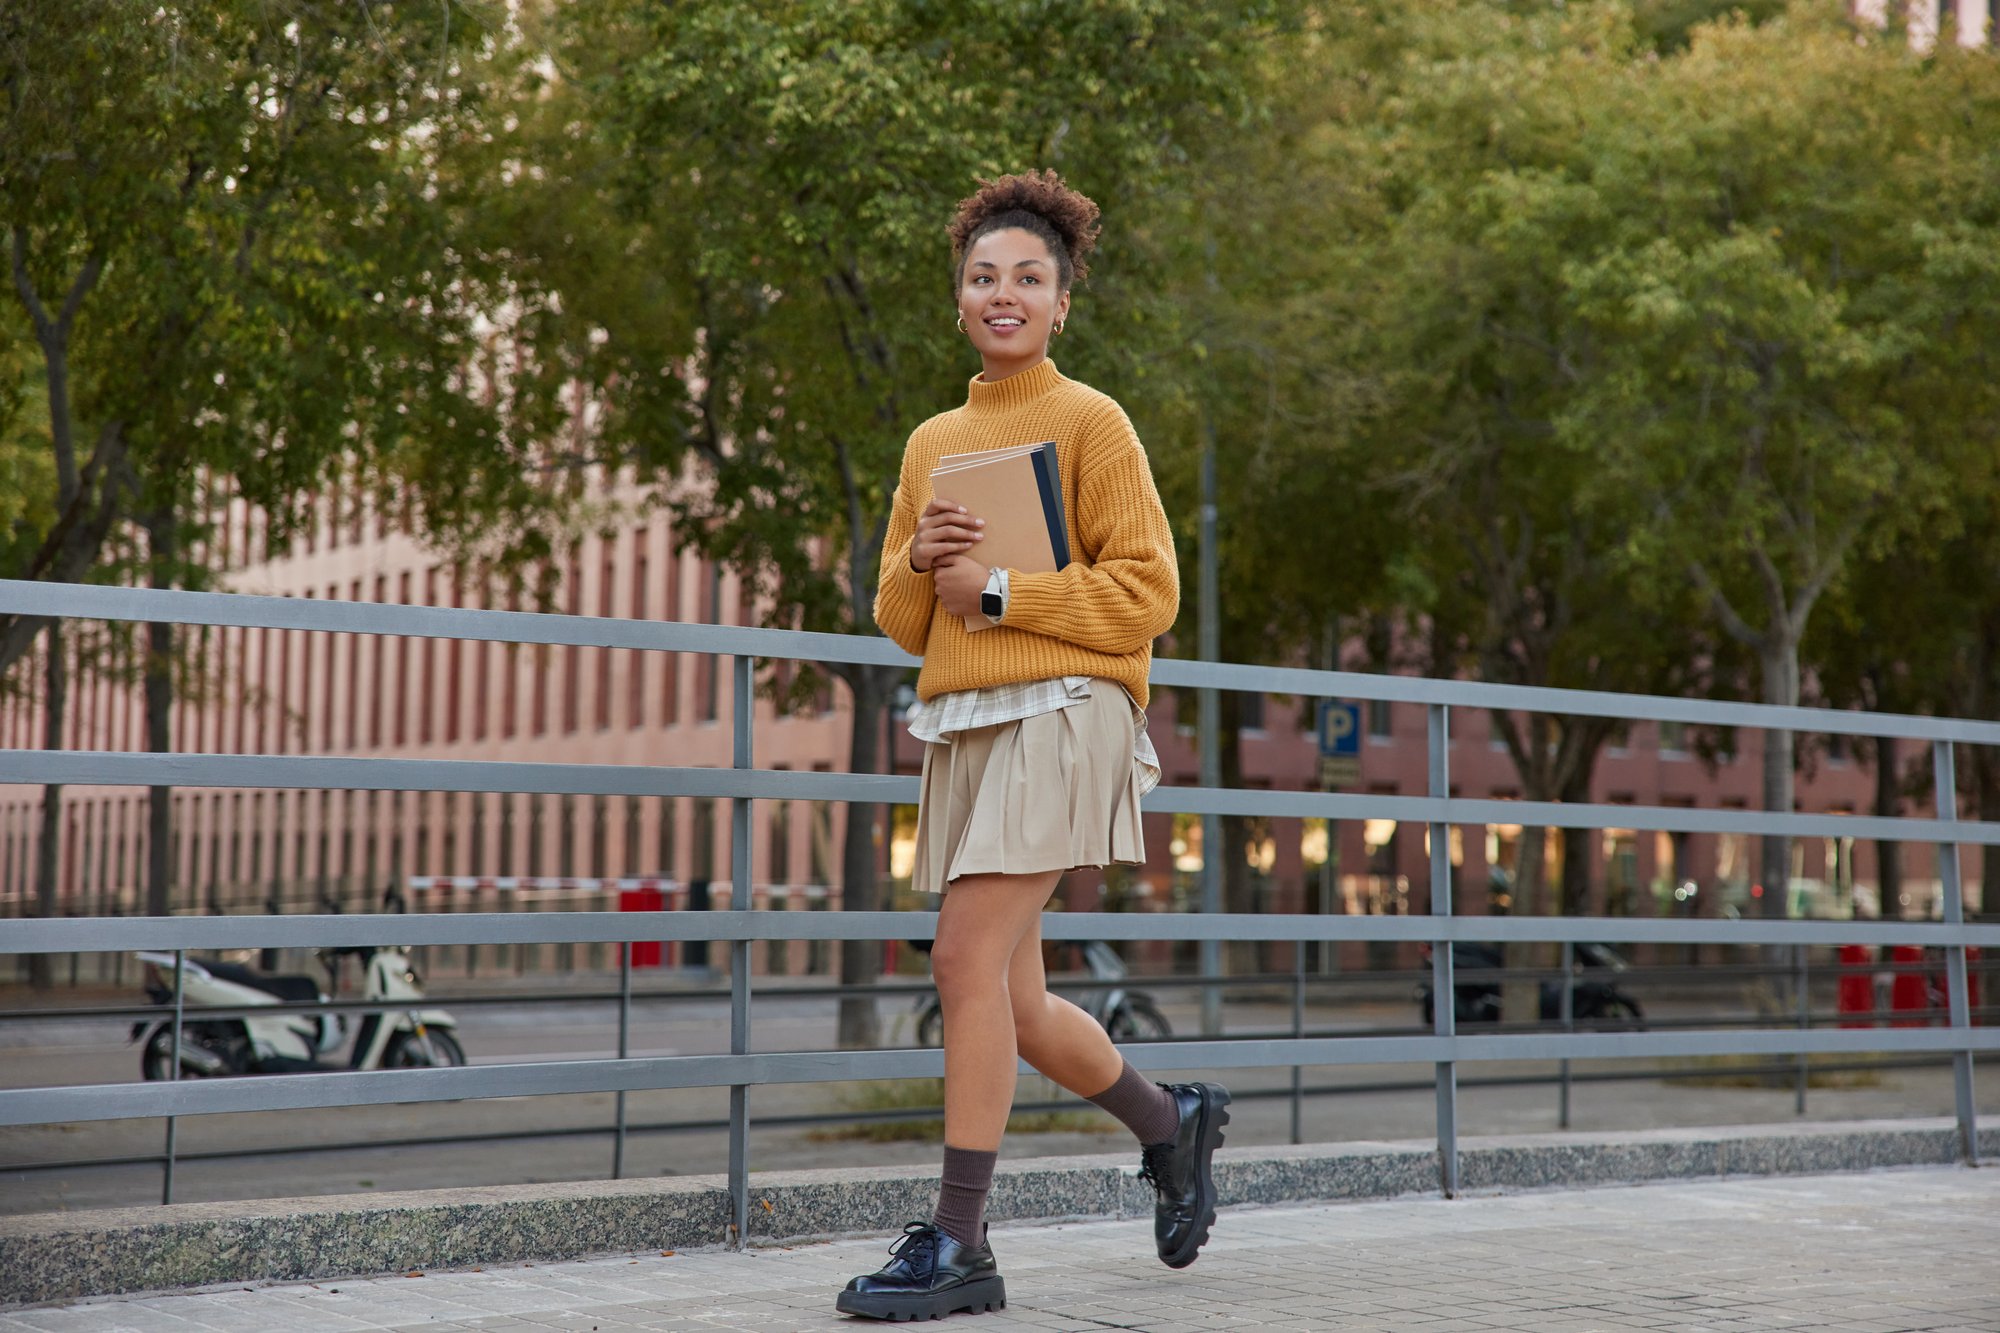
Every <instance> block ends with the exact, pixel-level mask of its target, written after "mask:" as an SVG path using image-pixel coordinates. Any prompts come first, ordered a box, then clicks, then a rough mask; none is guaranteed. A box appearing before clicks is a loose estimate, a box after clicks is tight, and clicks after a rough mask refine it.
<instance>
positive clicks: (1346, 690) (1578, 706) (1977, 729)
mask: <svg viewBox="0 0 2000 1333" xmlns="http://www.w3.org/2000/svg"><path fill="white" fill-rule="evenodd" d="M1152 683H1153V684H1154V685H1158V686H1167V687H1172V688H1180V689H1199V688H1203V687H1212V688H1215V689H1224V690H1243V691H1255V692H1257V693H1260V694H1292V695H1303V696H1305V697H1307V698H1320V699H1380V700H1385V701H1387V702H1390V703H1412V704H1446V705H1449V706H1450V707H1453V708H1484V709H1489V710H1492V711H1495V712H1520V713H1564V714H1569V715H1571V716H1577V717H1612V718H1626V719H1632V720H1636V721H1646V722H1685V723H1691V724H1693V725H1696V726H1712V727H1743V728H1748V729H1752V730H1762V729H1768V728H1776V729H1780V730H1787V731H1804V732H1812V733H1817V734H1821V735H1835V734H1837V735H1842V736H1897V737H1910V738H1913V739H1919V740H1940V741H1961V742H1964V743H1965V744H1968V745H2000V723H1995V722H1975V721H1971V720H1969V719H1963V718H1940V717H1924V716H1920V715H1917V714H1914V713H1861V712H1850V711H1848V710H1846V709H1836V708H1806V707H1790V706H1785V705H1780V704H1746V703H1733V702H1729V701H1727V700H1721V699H1678V698H1673V697H1670V696H1667V695H1658V694H1614V693H1611V692H1608V691H1603V690H1561V689H1550V688H1547V687H1544V686H1533V685H1495V684H1488V683H1486V682H1484V681H1470V680H1437V679H1433V678H1431V677H1429V676H1387V675H1377V674H1374V673H1371V672H1359V671H1321V670H1315V669H1312V668H1308V667H1271V666H1251V665H1248V664H1245V663H1237V662H1201V661H1196V660H1193V659H1190V658H1182V657H1171V658H1165V657H1163V658H1155V659H1154V660H1153V671H1152Z"/></svg>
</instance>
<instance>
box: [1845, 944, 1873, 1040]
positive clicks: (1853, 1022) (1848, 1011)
mask: <svg viewBox="0 0 2000 1333" xmlns="http://www.w3.org/2000/svg"><path fill="white" fill-rule="evenodd" d="M1874 967H1875V950H1874V949H1872V948H1870V947H1869V946H1868V945H1866V944H1843V945H1841V946H1840V968H1841V972H1840V987H1839V991H1838V997H1839V1000H1838V1004H1839V1013H1840V1014H1841V1019H1840V1025H1841V1026H1842V1027H1844V1028H1866V1027H1873V1026H1875V973H1874V970H1873V969H1874Z"/></svg>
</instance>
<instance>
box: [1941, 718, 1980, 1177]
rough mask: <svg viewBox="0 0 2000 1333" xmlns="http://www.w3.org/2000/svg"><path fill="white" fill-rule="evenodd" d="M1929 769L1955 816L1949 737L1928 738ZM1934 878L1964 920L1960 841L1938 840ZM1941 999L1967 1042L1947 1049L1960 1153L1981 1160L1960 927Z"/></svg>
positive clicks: (1956, 920)
mask: <svg viewBox="0 0 2000 1333" xmlns="http://www.w3.org/2000/svg"><path fill="white" fill-rule="evenodd" d="M1931 773H1932V779H1933V781H1934V782H1935V783H1936V785H1937V817H1938V819H1939V820H1941V821H1945V822H1952V823H1955V822H1957V820H1958V756H1957V754H1956V753H1955V752H1954V751H1953V749H1952V743H1951V742H1950V741H1932V742H1931ZM1938 881H1939V886H1940V887H1941V888H1942V889H1943V892H1944V921H1945V924H1946V925H1947V926H1963V925H1964V924H1965V885H1964V884H1963V883H1962V882H1961V880H1960V878H1959V866H1958V844H1957V843H1955V842H1941V843H1939V844H1938ZM1944 969H1945V971H1944V978H1945V980H1944V986H1945V1000H1946V1003H1947V1004H1948V1005H1949V1006H1950V1008H1951V1025H1952V1027H1953V1028H1954V1029H1956V1030H1957V1032H1958V1035H1959V1036H1960V1037H1962V1038H1964V1039H1965V1041H1966V1043H1967V1044H1966V1045H1965V1046H1963V1047H1961V1048H1960V1049H1958V1050H1955V1051H1953V1052H1952V1053H1951V1080H1952V1091H1953V1094H1954V1096H1955V1098H1956V1100H1957V1103H1958V1137H1959V1152H1960V1154H1961V1155H1962V1156H1963V1157H1964V1158H1965V1161H1966V1162H1967V1164H1968V1165H1969V1164H1972V1163H1975V1162H1977V1161H1978V1160H1979V1120H1978V1116H1977V1114H1976V1112H1975V1111H1974V1109H1973V1102H1972V1047H1971V1044H1970V1043H1971V1040H1972V1002H1971V999H1970V998H1969V996H1968V994H1967V989H1966V980H1965V934H1964V932H1963V931H1962V930H1961V931H1959V932H1958V933H1957V937H1956V938H1955V939H1953V940H1952V942H1951V943H1949V944H1947V945H1945V950H1944Z"/></svg>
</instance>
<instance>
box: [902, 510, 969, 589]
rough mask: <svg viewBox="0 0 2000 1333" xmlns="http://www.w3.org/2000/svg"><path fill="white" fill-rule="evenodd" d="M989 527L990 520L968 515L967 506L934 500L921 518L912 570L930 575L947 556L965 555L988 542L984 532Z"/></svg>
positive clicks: (912, 551)
mask: <svg viewBox="0 0 2000 1333" xmlns="http://www.w3.org/2000/svg"><path fill="white" fill-rule="evenodd" d="M985 526H986V520H985V519H983V518H974V517H972V515H970V514H968V513H966V512H965V506H964V505H961V504H954V503H952V502H951V501H950V500H937V499H933V500H932V501H931V502H930V503H929V504H927V505H925V506H924V512H923V513H921V514H919V515H918V516H917V531H916V535H915V536H913V537H911V538H910V568H911V569H914V570H916V571H917V573H919V574H928V573H930V572H931V571H932V569H933V567H934V566H936V565H937V564H938V562H939V561H941V560H943V559H945V558H946V557H947V556H954V555H962V554H964V553H965V552H966V551H969V550H971V549H972V548H973V546H974V545H976V544H977V543H978V542H980V541H981V540H983V539H984V537H985V535H986V534H985V533H983V532H981V531H980V529H981V528H983V527H985ZM981 577H982V578H983V577H984V575H982V576H981Z"/></svg>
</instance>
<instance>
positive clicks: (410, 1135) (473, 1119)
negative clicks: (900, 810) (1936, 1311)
mask: <svg viewBox="0 0 2000 1333" xmlns="http://www.w3.org/2000/svg"><path fill="white" fill-rule="evenodd" d="M544 984H547V983H546V982H545V983H544ZM121 998H122V997H120V996H117V995H113V994H105V995H101V996H93V997H88V999H87V1000H86V1002H95V1003H118V1002H120V1000H121ZM442 1003H444V1004H446V1005H447V1006H448V1005H449V1004H450V1000H449V999H446V1000H444V1001H442ZM1165 1007H1166V1009H1167V1013H1168V1016H1169V1018H1170V1019H1171V1020H1172V1021H1173V1023H1174V1026H1175V1029H1176V1031H1179V1032H1184V1033H1187V1032H1193V1031H1195V1030H1196V1028H1197V1026H1198V1022H1197V1016H1196V1013H1195V1011H1194V1009H1193V1007H1192V1006H1191V1005H1185V1004H1175V1003H1171V1002H1170V1003H1168V1004H1167V1005H1166V1006H1165ZM1648 1009H1649V1013H1650V1014H1653V1015H1655V1016H1658V1017H1662V1018H1664V1017H1668V1016H1671V1015H1673V1014H1676V1013H1678V1014H1679V1015H1680V1016H1693V1015H1694V1014H1697V1013H1702V1012H1715V1010H1716V1006H1715V1005H1713V1004H1709V1005H1703V1004H1700V1003H1696V1002H1684V1003H1682V1004H1680V1005H1678V1006H1676V1005H1673V1004H1671V1003H1663V1002H1661V1001H1658V1000H1654V1001H1652V1002H1650V1003H1649V1006H1648ZM455 1013H456V1016H457V1018H458V1020H459V1036H460V1038H461V1041H462V1043H463V1045H464V1046H465V1048H466V1050H467V1052H468V1054H469V1056H470V1058H471V1060H472V1061H473V1062H474V1063H479V1064H488V1063H507V1062H516V1061H520V1062H532V1061H543V1060H574V1059H589V1058H608V1057H610V1056H612V1055H614V1054H615V1053H616V1040H617V1027H616V1016H615V1010H614V1009H613V1007H612V1006H610V1005H605V1004H592V1005H584V1004H567V1003H563V1004H541V1005H528V1004H516V1003H503V1004H494V1005H477V1006H474V1005H467V1006H462V1007H460V1008H459V1009H457V1010H455ZM832 1013H833V1001H831V1000H823V999H810V998H804V999H802V998H796V997H786V996H783V995H760V996H759V997H758V1000H757V1002H756V1009H755V1024H754V1031H755V1033H756V1049H759V1050H808V1049H818V1048H824V1047H827V1046H829V1045H830V1044H831V1043H832V1039H833V1018H832ZM882 1013H883V1017H884V1023H885V1039H886V1040H887V1041H888V1042H890V1043H891V1044H897V1045H902V1044H907V1043H908V1042H909V1041H910V1040H911V1018H912V1015H913V1008H912V1005H911V1003H910V1002H909V1001H907V1000H903V1001H896V1002H885V1003H884V1004H883V1007H882ZM1415 1018H1416V1014H1415V1011H1414V1007H1413V1006H1411V1005H1409V1004H1407V1003H1388V1002H1375V1003H1350V1004H1346V1005H1343V1006H1341V1007H1340V1008H1338V1009H1334V1008H1331V1007H1327V1008H1318V1009H1315V1010H1314V1011H1313V1013H1312V1014H1311V1016H1310V1017H1309V1020H1308V1022H1309V1026H1310V1027H1311V1028H1312V1029H1314V1030H1319V1031H1324V1030H1328V1029H1339V1030H1352V1031H1365V1030H1369V1029H1379V1028H1382V1027H1388V1026H1405V1027H1407V1026H1408V1025H1410V1024H1411V1023H1413V1022H1414V1021H1415ZM1227 1020H1228V1023H1227V1025H1228V1027H1229V1029H1230V1030H1231V1031H1233V1032H1242V1031H1247V1030H1260V1031H1266V1032H1268V1031H1272V1030H1274V1029H1277V1028H1281V1027H1283V1026H1285V1025H1286V1024H1288V1023H1289V1010H1288V1009H1287V1008H1285V1007H1283V1006H1276V1005H1250V1004H1232V1005H1231V1006H1230V1007H1229V1010H1228V1013H1227ZM128 1027H129V1020H90V1021H86V1020H76V1019H60V1020H32V1021H24V1020H17V1021H15V1022H13V1023H11V1024H5V1025H0V1086H6V1087H29V1086H50V1085H62V1084H98V1083H117V1082H127V1081H131V1080H134V1079H136V1078H137V1077H138V1075H139V1056H138V1048H137V1047H136V1046H135V1045H132V1044H128V1042H127V1041H126V1030H127V1028H128ZM727 1042H728V1010H727V1007H726V1005H725V1004H723V1003H721V1002H718V1001H714V1000H678V1001H672V1002H669V1001H663V1000H647V1001H642V1002H639V1003H638V1004H636V1005H635V1011H634V1018H633V1026H632V1053H633V1054H635V1055H649V1056H650V1055H680V1054H709V1053H716V1052H720V1051H723V1050H726V1049H727ZM1616 1068H1617V1065H1616V1064H1615V1063H1605V1064H1601V1065H1588V1066H1587V1065H1585V1064H1583V1063H1579V1064H1578V1066H1577V1072H1578V1074H1579V1075H1588V1074H1590V1073H1593V1072H1600V1071H1607V1070H1613V1069H1616ZM1535 1072H1542V1073H1553V1072H1554V1067H1553V1066H1549V1067H1547V1068H1546V1069H1540V1070H1537V1069H1534V1068H1531V1067H1524V1066H1520V1065H1513V1066H1507V1067H1500V1066H1492V1067H1484V1068H1482V1067H1479V1066H1462V1067H1461V1069H1460V1078H1461V1083H1462V1091H1461V1095H1460V1127H1461V1132H1462V1133H1465V1134H1486V1133H1525V1132H1535V1131H1542V1130H1553V1129H1556V1128H1558V1127H1559V1122H1558V1116H1557V1107H1558V1092H1557V1089H1556V1088H1555V1087H1554V1086H1549V1085H1543V1086H1479V1082H1480V1080H1481V1079H1484V1078H1502V1077H1518V1076H1520V1075H1523V1074H1527V1073H1535ZM1431 1074H1432V1071H1431V1068H1430V1066H1428V1065H1424V1066H1387V1067H1385V1066H1371V1067H1364V1068H1309V1069H1307V1070H1306V1071H1305V1073H1304V1081H1305V1083H1306V1084H1307V1085H1308V1086H1314V1087H1330V1088H1336V1089H1339V1090H1340V1091H1338V1092H1336V1093H1328V1094H1324V1095H1316V1096H1309V1097H1307V1098H1306V1099H1305V1102H1304V1106H1303V1114H1302V1123H1301V1137H1302V1139H1303V1140H1304V1141H1307V1142H1327V1141H1339V1140H1345V1139H1409V1138H1420V1137H1423V1136H1426V1135H1428V1134H1430V1133H1432V1132H1433V1131H1432V1123H1433V1121H1432V1117H1433V1114H1434V1103H1433V1096H1432V1093H1431V1091H1430V1088H1429V1086H1428V1084H1427V1083H1426V1080H1428V1079H1429V1078H1430V1077H1431ZM1842 1081H1843V1082H1849V1083H1853V1084H1855V1086H1842V1087H1818V1086H1816V1087H1814V1088H1813V1089H1812V1090H1811V1092H1810V1094H1809V1100H1808V1112H1807V1115H1808V1118H1810V1119H1814V1120H1842V1119H1876V1118H1896V1117H1906V1116H1935V1115H1945V1114H1949V1113H1950V1112H1951V1110H1952V1095H1951V1080H1950V1072H1949V1070H1948V1069H1946V1068H1932V1069H1919V1070H1894V1071H1885V1072H1881V1073H1873V1074H1869V1075H1866V1076H1862V1077H1859V1078H1855V1077H1853V1076H1848V1077H1847V1078H1845V1079H1843V1080H1842ZM1229 1082H1230V1084H1231V1087H1232V1089H1233V1090H1234V1091H1235V1092H1236V1093H1237V1094H1238V1104H1237V1106H1236V1107H1235V1108H1234V1110H1235V1119H1234V1122H1233V1123H1232V1125H1231V1127H1230V1131H1229V1132H1230V1141H1231V1142H1233V1143H1284V1142H1287V1141H1289V1140H1290V1138H1291V1130H1292V1127H1291V1104H1290V1099H1289V1097H1288V1096H1285V1095H1282V1094H1283V1093H1285V1092H1287V1091H1288V1090H1289V1088H1290V1086H1291V1071H1290V1070H1289V1069H1271V1070H1257V1071H1241V1072H1238V1073H1237V1074H1235V1075H1233V1076H1232V1077H1231V1078H1230V1080H1229ZM1398 1082H1402V1083H1409V1084H1413V1085H1417V1086H1413V1087H1410V1088H1408V1089H1402V1090H1397V1089H1389V1088H1384V1087H1382V1086H1381V1085H1384V1084H1392V1083H1398ZM1981 1091H1982V1094H1983V1095H1982V1097H1981V1102H1982V1106H1981V1111H1982V1114H1987V1115H1993V1114H2000V1079H1995V1078H1994V1077H1992V1076H1991V1075H1989V1076H1988V1077H1987V1078H1986V1079H1985V1080H1984V1086H1983V1088H1982V1090H1981ZM883 1092H884V1085H858V1084H855V1085H849V1084H830V1085H812V1086H801V1087H771V1088H760V1089H756V1090H754V1091H753V1092H752V1094H751V1112H752V1115H753V1117H757V1116H785V1115H809V1114H818V1113H825V1112H829V1111H838V1110H842V1109H861V1108H864V1107H869V1106H873V1105H879V1104H880V1100H879V1099H880V1098H881V1096H882V1095H883ZM1259 1092H1266V1093H1274V1094H1281V1095H1276V1096H1270V1097H1258V1096H1256V1095H1254V1094H1256V1093H1259ZM1018 1096H1019V1099H1020V1100H1021V1101H1039V1100H1044V1099H1056V1098H1058V1097H1061V1096H1062V1094H1061V1093H1060V1092H1059V1090H1057V1089H1055V1088H1053V1087H1052V1086H1051V1085H1049V1084H1047V1083H1046V1082H1044V1081H1043V1080H1041V1079H1038V1078H1025V1079H1023V1081H1022V1084H1021V1087H1020V1092H1019V1094H1018ZM727 1107H728V1103H727V1091H726V1090H724V1089H695V1090H687V1091H672V1092H652V1093H634V1094H631V1095H630V1096H629V1097H628V1104H627V1115H628V1123H629V1124H630V1125H631V1126H633V1127H634V1132H633V1133H632V1134H631V1136H630V1138H629V1140H628V1144H627V1149H626V1158H625V1174H626V1175H628V1176H654V1175H685V1174H703V1173H709V1172H716V1171H720V1170H722V1169H723V1167H724V1164H725V1162H726V1154H727V1135H726V1132H725V1131H724V1130H723V1129H722V1128H721V1127H720V1125H719V1123H717V1122H720V1121H721V1120H722V1119H723V1118H724V1117H725V1116H726V1115H727ZM1571 1110H1572V1116H1571V1124H1570V1127H1571V1128H1573V1129H1577V1130H1617V1129H1645V1128H1663V1127H1669V1126H1681V1125H1718V1124H1741V1123H1761V1122H1774V1121H1786V1120H1791V1119H1794V1118H1795V1116H1796V1112H1795V1110H1794V1093H1793V1090H1792V1088H1791V1086H1790V1084H1789V1083H1785V1084H1783V1085H1781V1086H1766V1087H1720V1086H1709V1085H1690V1084H1689V1083H1687V1082H1684V1081H1679V1080H1674V1081H1663V1080H1658V1079H1650V1078H1649V1079H1643V1080H1631V1081H1619V1082H1579V1083H1578V1084H1577V1085H1576V1086H1575V1088H1574V1089H1573V1093H1572V1102H1571ZM1078 1111H1079V1114H1078V1115H1074V1116H1071V1117H1068V1118H1067V1120H1066V1122H1065V1124H1064V1125H1063V1126H1062V1128H1060V1129H1059V1130H1058V1131H1057V1132H1046V1133H1032V1134H1013V1135H1010V1136H1009V1138H1008V1140H1007V1143H1006V1145H1005V1149H1004V1151H1005V1152H1006V1154H1007V1155H1009V1156H1042V1155H1050V1154H1059V1153H1071V1152H1102V1151H1105V1150H1106V1149H1107V1148H1109V1147H1113V1146H1115V1145H1117V1144H1119V1143H1121V1142H1122V1141H1123V1139H1122V1131H1119V1130H1118V1128H1117V1126H1116V1125H1115V1124H1114V1123H1113V1122H1111V1121H1110V1120H1109V1119H1108V1118H1105V1117H1096V1116H1095V1115H1094V1113H1092V1112H1089V1111H1088V1108H1084V1107H1081V1106H1080V1105H1079V1107H1078ZM614 1115H615V1109H614V1098H613V1097H612V1096H610V1095H609V1094H603V1095H589V1096H554V1097H519V1098H502V1099H494V1100H488V1101H474V1102H460V1103H452V1104H419V1105H409V1106H373V1107H351V1108H339V1109H333V1110H324V1111H302V1112H288V1113H276V1112H273V1113H258V1114H241V1115H214V1116H192V1117H185V1118H183V1119H182V1120H181V1121H180V1122H179V1127H178V1151H179V1153H180V1154H181V1155H182V1160H181V1162H180V1164H179V1166H178V1168H177V1174H176V1183H175V1196H174V1197H175V1199H176V1200H177V1201H184V1202H185V1201H197V1200H221V1199H237V1198H255V1197H281V1196H289V1195H301V1194H331V1193H348V1192H361V1191H367V1190H371V1189H390V1188H397V1189H412V1188H433V1187H448V1186H463V1185H476V1184H510V1183H527V1182H537V1181H551V1180H572V1179H601V1178H604V1177H606V1176H608V1175H609V1174H610V1172H611V1164H612V1137H611V1135H610V1134H609V1133H608V1132H605V1131H608V1130H609V1127H610V1126H611V1125H612V1123H613V1121H614ZM688 1121H696V1122H700V1121H706V1122H709V1123H708V1125H707V1126H706V1127H696V1128H685V1129H671V1130H653V1129H648V1128H646V1127H648V1126H655V1125H667V1124H672V1123H675V1122H688ZM1093 1122H1094V1125H1093ZM163 1123H164V1122H163V1121H160V1120H137V1121H100V1122H84V1123H78V1124H68V1125H47V1126H33V1127H26V1128H18V1129H0V1213H25V1212H44V1211H50V1210H61V1209H77V1208H98V1207H113V1206H121V1205H129V1204H139V1203H154V1202H158V1201H159V1198H160V1177H161V1170H160V1167H159V1166H158V1165H157V1164H131V1165H118V1166H79V1165H56V1166H54V1167H53V1169H40V1170H25V1169H21V1168H24V1167H29V1166H33V1165H36V1164H63V1163H75V1162H79V1161H82V1160H86V1159H102V1158H116V1157H131V1156H143V1155H152V1154H157V1153H159V1152H160V1151H161V1149H162V1144H163V1137H164V1136H163ZM1099 1131H1101V1132H1099ZM464 1134H483V1135H492V1136H496V1137H495V1138H494V1139H492V1140H490V1141H486V1142H477V1143H459V1144H434V1143H433V1144H409V1143H406V1142H404V1141H406V1140H412V1139H424V1138H433V1137H441V1136H447V1135H464ZM331 1145H372V1146H347V1147H341V1148H338V1149H337V1150H330V1149H331ZM937 1151H938V1149H937V1148H936V1146H935V1145H934V1144H932V1143H929V1142H924V1141H921V1140H917V1139H911V1138H903V1139H896V1140H892V1141H888V1142H879V1141H872V1140H867V1139H861V1138H855V1137H846V1136H838V1135H836V1136H831V1137H830V1136H829V1133H828V1132H827V1131H825V1130H820V1131H818V1132H815V1131H812V1130H808V1129H805V1128H778V1127H773V1128H767V1129H759V1130H755V1131H754V1132H753V1134H752V1137H751V1161H752V1165H753V1169H772V1168H779V1167H788V1166H830V1165H863V1164H868V1165H874V1164H882V1165H886V1164H894V1163H908V1162H912V1161H917V1162H922V1161H929V1160H931V1159H932V1158H934V1157H935V1155H936V1154H937ZM218 1153H249V1154H251V1155H248V1156H236V1157H232V1158H228V1159H222V1160H212V1159H211V1158H210V1157H209V1156H208V1155H210V1154H218Z"/></svg>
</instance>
